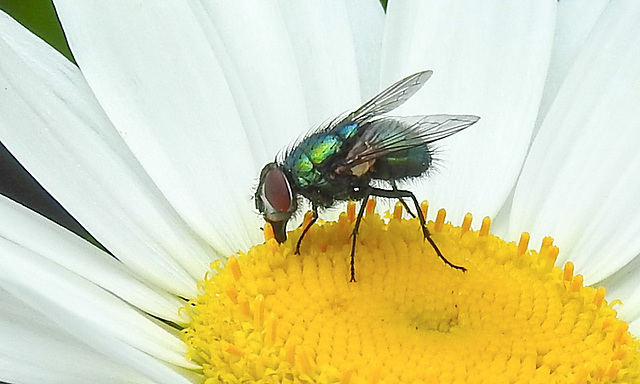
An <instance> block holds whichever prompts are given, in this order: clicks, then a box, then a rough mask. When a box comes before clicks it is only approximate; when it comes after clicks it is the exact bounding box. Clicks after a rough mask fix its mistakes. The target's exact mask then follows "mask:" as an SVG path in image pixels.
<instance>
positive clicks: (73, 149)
mask: <svg viewBox="0 0 640 384" xmlns="http://www.w3.org/2000/svg"><path fill="white" fill-rule="evenodd" d="M0 35H1V36H2V38H1V39H0V51H1V53H0V55H1V56H2V61H1V62H0V87H1V89H3V92H1V93H0V110H1V111H2V113H0V138H1V139H2V141H3V143H4V144H5V145H6V146H7V148H8V149H9V150H10V151H11V152H12V153H13V154H14V155H15V156H16V157H17V158H18V159H19V160H20V161H21V163H22V164H23V165H24V166H25V167H26V168H27V170H29V172H30V173H31V174H32V175H34V176H35V177H36V178H37V179H38V180H39V181H40V182H41V183H42V184H43V185H44V186H45V187H46V188H47V190H48V191H49V192H50V193H51V194H52V195H53V196H54V197H55V198H56V199H57V200H58V201H60V202H61V203H62V204H63V205H64V206H65V208H66V209H67V210H68V211H69V212H71V214H72V215H73V216H74V217H75V218H76V219H77V220H78V221H79V222H80V223H81V224H82V225H83V226H84V227H85V228H86V229H87V230H88V231H89V232H91V233H92V234H93V235H94V236H95V237H96V238H97V239H98V240H99V241H100V242H101V243H102V244H103V245H105V246H106V247H107V248H108V249H109V250H110V251H111V252H112V253H113V254H115V255H116V256H117V257H118V258H119V259H120V260H121V261H122V262H124V263H125V264H127V265H128V266H129V267H130V268H131V269H132V270H134V271H135V272H136V273H137V274H138V275H140V276H142V277H144V278H145V279H147V280H149V281H152V282H154V284H156V285H158V286H161V287H164V288H165V289H167V290H170V291H172V292H175V293H178V294H181V295H186V296H192V295H193V294H194V284H195V281H196V279H200V278H201V277H202V276H203V274H204V272H205V271H206V270H207V268H208V264H209V262H210V260H211V258H212V251H211V249H210V248H208V247H206V246H205V245H203V242H202V241H201V240H199V239H197V238H195V237H194V236H193V233H192V232H190V231H189V229H188V227H187V226H186V225H185V224H184V222H182V221H181V220H180V218H179V217H178V216H177V215H176V213H175V212H174V211H173V209H172V208H171V207H170V206H168V205H167V204H166V201H165V200H164V198H163V197H162V195H161V194H160V193H159V191H158V190H157V189H156V187H155V185H154V184H153V182H152V181H151V180H150V179H149V178H148V177H147V176H146V175H145V173H144V171H143V170H142V169H141V168H140V166H139V164H138V163H137V161H136V160H135V158H134V157H133V156H132V155H131V153H130V152H129V150H128V149H127V147H126V146H125V145H124V143H123V142H122V140H121V139H120V138H119V136H118V135H117V134H116V132H115V130H114V128H113V126H112V125H111V123H110V122H109V120H108V119H107V118H106V116H105V115H104V113H103V111H102V110H101V108H100V106H99V105H98V104H97V102H96V101H95V99H94V98H93V95H92V93H91V91H90V90H89V88H88V87H87V85H86V83H85V82H84V79H83V78H82V76H81V74H80V73H79V71H78V69H77V68H76V67H75V66H73V65H72V64H70V63H69V62H68V61H67V60H66V59H65V58H64V57H62V56H61V55H59V54H58V53H57V52H55V51H54V50H53V49H52V48H51V47H49V46H47V45H46V44H45V43H44V42H42V41H40V40H39V39H37V38H35V37H34V36H33V35H31V34H30V33H28V32H27V31H26V30H24V29H23V28H22V27H20V26H18V25H17V23H15V22H14V21H13V20H11V19H10V18H9V17H8V16H6V15H5V14H0ZM178 251H179V252H178ZM176 255H177V257H178V258H177V260H172V257H174V256H176ZM185 255H188V257H185ZM179 257H182V258H179ZM178 263H180V264H178Z"/></svg>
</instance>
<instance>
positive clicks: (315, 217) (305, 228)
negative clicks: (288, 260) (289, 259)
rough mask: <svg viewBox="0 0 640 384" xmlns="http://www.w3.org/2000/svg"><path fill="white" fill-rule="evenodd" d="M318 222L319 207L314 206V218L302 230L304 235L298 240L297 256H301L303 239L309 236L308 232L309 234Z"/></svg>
mask: <svg viewBox="0 0 640 384" xmlns="http://www.w3.org/2000/svg"><path fill="white" fill-rule="evenodd" d="M316 220H318V207H316V206H315V205H314V206H313V218H312V219H311V221H310V222H309V224H307V226H306V227H304V229H303V230H302V233H301V234H300V237H299V238H298V242H297V243H296V251H295V254H296V255H299V254H300V244H302V239H303V238H304V236H305V235H306V234H307V232H309V228H311V226H312V225H313V224H314V223H315V222H316Z"/></svg>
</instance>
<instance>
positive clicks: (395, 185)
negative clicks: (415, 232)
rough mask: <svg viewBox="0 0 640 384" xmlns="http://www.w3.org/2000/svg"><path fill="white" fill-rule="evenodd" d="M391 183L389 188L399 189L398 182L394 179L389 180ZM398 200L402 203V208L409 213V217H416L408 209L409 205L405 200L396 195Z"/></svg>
mask: <svg viewBox="0 0 640 384" xmlns="http://www.w3.org/2000/svg"><path fill="white" fill-rule="evenodd" d="M389 182H390V183H391V188H392V189H393V190H394V191H396V192H397V191H399V189H398V184H396V181H395V180H391V181H389ZM398 201H399V202H400V203H401V204H402V206H403V207H404V209H405V210H406V211H407V213H409V215H411V217H413V218H414V219H415V218H416V215H414V214H413V212H411V209H409V206H408V205H407V202H406V201H404V199H403V198H402V197H398Z"/></svg>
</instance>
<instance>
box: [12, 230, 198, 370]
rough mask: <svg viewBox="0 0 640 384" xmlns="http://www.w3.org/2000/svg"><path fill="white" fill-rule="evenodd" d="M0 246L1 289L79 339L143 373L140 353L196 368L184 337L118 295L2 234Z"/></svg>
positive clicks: (169, 362) (179, 365) (177, 365)
mask: <svg viewBox="0 0 640 384" xmlns="http://www.w3.org/2000/svg"><path fill="white" fill-rule="evenodd" d="M0 249H1V250H2V255H3V261H4V263H3V268H2V269H1V270H0V286H1V287H2V289H4V290H5V291H7V292H8V293H9V294H11V295H13V296H14V297H16V298H18V299H20V300H21V301H23V302H24V303H26V304H27V305H29V306H30V307H32V308H34V309H35V310H37V311H39V312H40V313H41V314H43V315H45V316H46V317H48V318H49V319H51V321H53V322H54V323H55V324H56V325H57V326H59V327H60V328H62V329H63V330H65V331H66V332H68V333H70V334H72V335H74V336H75V337H77V338H78V339H79V340H81V341H82V342H84V343H86V344H88V345H89V346H91V347H93V348H94V349H96V350H98V351H100V352H101V353H104V354H106V355H107V356H109V357H110V358H112V359H114V360H116V361H118V362H120V363H123V364H127V365H128V366H130V367H132V368H134V369H136V370H138V371H140V372H143V373H145V374H148V373H147V372H144V371H145V370H146V369H147V368H145V367H140V366H139V364H140V362H139V360H138V359H139V357H140V355H145V356H147V358H145V359H149V360H151V359H153V360H155V359H158V360H160V361H164V362H166V363H168V364H171V365H174V366H176V367H185V368H192V367H195V366H192V364H190V363H188V362H187V361H186V360H185V358H184V356H185V349H186V346H185V345H184V343H183V342H182V341H180V340H179V339H177V338H176V337H174V336H173V335H171V334H170V333H168V332H166V331H165V330H163V329H161V328H160V327H158V326H156V325H155V324H154V323H153V322H152V321H151V320H149V319H148V318H147V317H146V316H145V315H144V314H142V313H141V312H139V311H137V310H135V309H134V308H132V307H130V306H129V305H128V304H126V303H124V302H123V301H122V300H120V299H119V298H118V297H115V296H114V295H112V294H111V293H109V292H106V291H104V290H103V289H101V288H99V287H97V286H96V285H94V284H93V283H91V282H89V281H87V280H85V279H83V278H82V277H80V276H78V275H76V274H74V273H72V272H70V271H69V270H66V269H64V268H62V267H60V266H58V265H57V264H54V263H52V262H50V261H49V260H47V259H45V258H43V257H41V256H40V255H37V254H36V253H34V252H32V251H29V250H28V249H25V248H24V247H21V246H19V245H17V244H15V243H12V242H10V241H8V240H6V239H0ZM160 361H158V362H156V363H155V365H156V366H157V365H158V364H160ZM167 369H169V368H167Z"/></svg>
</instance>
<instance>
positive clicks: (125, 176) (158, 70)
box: [0, 0, 640, 384]
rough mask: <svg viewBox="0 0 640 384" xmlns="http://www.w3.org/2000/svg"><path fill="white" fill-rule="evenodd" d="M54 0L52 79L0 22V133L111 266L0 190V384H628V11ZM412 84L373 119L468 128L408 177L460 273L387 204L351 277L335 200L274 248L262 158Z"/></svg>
mask: <svg viewBox="0 0 640 384" xmlns="http://www.w3.org/2000/svg"><path fill="white" fill-rule="evenodd" d="M55 6H56V9H57V12H58V14H59V17H60V19H61V22H62V25H63V27H64V30H65V33H66V36H67V38H68V40H69V45H70V47H71V49H72V51H73V53H74V57H75V58H76V60H77V62H78V66H77V67H76V66H75V65H73V64H71V63H70V62H68V61H67V60H66V59H64V58H63V57H62V56H61V55H59V54H58V53H57V52H55V51H54V50H52V49H51V48H50V47H48V46H47V45H46V44H45V43H43V42H42V41H40V40H39V39H38V38H36V37H35V36H33V35H31V34H30V33H29V32H27V31H26V30H24V29H23V28H22V27H21V26H19V25H18V24H17V23H16V22H15V21H13V20H12V19H11V18H10V17H8V16H6V15H5V14H1V15H0V37H1V38H0V57H2V60H0V95H1V96H0V97H1V100H0V110H1V113H0V140H2V142H3V144H5V146H6V147H7V148H8V149H9V150H10V151H11V152H12V153H13V154H14V155H15V156H16V158H18V159H19V161H20V162H21V163H22V164H23V165H24V166H25V168H26V169H27V170H28V171H29V172H30V173H31V174H32V175H33V176H34V177H35V178H36V179H37V180H38V181H39V182H40V183H41V184H42V185H43V186H44V187H45V188H46V189H47V190H48V191H49V192H50V193H51V195H53V196H54V197H55V198H56V199H57V200H58V201H59V202H61V204H62V205H63V206H64V207H65V208H66V209H67V210H68V211H69V212H70V213H71V214H72V215H73V216H74V217H75V218H76V219H77V220H78V221H79V222H80V223H81V224H82V225H83V226H84V227H85V228H86V229H87V230H88V231H89V232H90V233H91V234H92V235H93V236H94V237H95V238H96V239H97V240H99V241H100V243H101V244H103V245H104V247H105V249H107V250H108V252H109V253H107V252H104V251H102V250H100V249H98V248H96V247H94V246H93V245H91V244H88V243H87V242H86V241H84V240H82V239H79V238H78V237H76V236H74V235H72V234H71V233H69V232H68V231H67V230H65V229H63V228H61V227H59V226H57V225H56V224H54V223H51V222H49V221H47V220H46V219H44V218H42V217H40V216H38V215H37V214H35V213H33V212H31V211H29V210H28V209H26V208H25V207H22V206H20V205H18V204H16V203H14V202H12V201H10V200H8V199H6V198H0V217H2V220H0V255H1V257H2V259H1V260H2V268H0V302H1V303H2V305H1V306H0V325H1V327H0V329H1V331H0V381H4V382H10V383H16V384H18V383H32V382H34V383H35V382H38V383H39V382H47V383H74V382H78V383H80V382H82V383H85V382H92V383H114V382H117V383H120V382H122V383H134V382H135V383H172V384H173V383H203V382H206V383H217V382H264V383H267V382H294V383H302V382H321V383H324V382H327V383H329V382H331V383H335V382H340V383H360V382H378V381H384V382H402V383H406V382H429V381H431V382H436V381H437V382H441V383H449V382H451V383H454V382H468V383H473V382H478V383H480V382H492V383H496V382H498V383H499V382H505V383H515V382H527V383H530V382H540V383H547V382H552V381H554V380H556V381H559V382H575V383H587V382H620V383H622V382H635V381H637V380H639V379H640V354H639V353H638V341H637V339H636V338H635V336H637V335H638V334H639V333H640V320H639V319H640V302H639V301H640V294H639V293H638V292H637V289H638V288H637V284H636V283H635V282H636V281H638V280H637V279H638V274H640V268H639V267H638V265H640V264H639V261H638V260H640V258H638V257H636V256H637V255H638V253H639V251H640V240H639V237H638V236H636V235H635V234H637V233H638V232H639V231H640V228H639V227H640V220H638V219H637V217H638V215H637V213H638V209H637V205H636V204H635V203H636V200H637V196H638V191H639V190H640V182H639V181H638V178H637V176H636V175H637V174H638V173H639V171H640V156H639V155H638V152H637V150H636V147H637V145H636V143H637V142H638V139H640V133H639V132H640V131H639V130H638V129H637V123H635V119H634V117H635V108H636V107H637V105H638V103H639V102H640V86H638V85H639V80H640V69H639V68H640V51H639V49H638V47H640V25H638V23H637V22H636V21H637V20H638V18H639V17H640V5H638V4H636V3H635V2H633V1H630V0H628V1H617V2H612V3H608V2H603V1H597V2H596V1H592V2H588V3H585V2H578V1H562V2H559V3H557V2H555V1H527V2H507V1H498V0H496V1H489V2H487V1H468V2H450V1H445V0H442V1H437V0H435V1H404V2H394V3H391V4H389V8H388V10H387V13H386V14H385V13H384V12H383V10H382V8H381V7H380V5H379V4H378V3H377V2H375V1H364V0H361V1H354V2H327V1H323V2H305V3H299V2H293V3H291V4H285V3H282V4H275V3H272V2H268V3H259V4H251V5H248V4H242V3H241V4H237V3H236V2H234V3H233V4H230V3H229V4H226V3H222V2H209V1H202V2H175V3H171V4H170V3H168V2H158V1H138V2H129V1H110V2H72V1H68V0H59V1H55ZM576 20H578V21H576ZM426 69H431V70H433V71H434V76H433V78H432V79H431V80H429V83H428V84H427V85H426V86H425V88H424V89H423V90H421V91H420V92H419V93H418V94H416V95H415V96H414V97H412V98H411V100H409V101H408V102H407V103H406V105H403V106H402V109H401V110H399V111H398V113H399V114H402V115H416V114H419V115H424V114H441V113H451V114H473V115H478V116H481V117H482V119H481V121H480V122H479V123H477V124H476V125H474V126H473V127H472V128H469V129H467V130H465V131H464V132H461V133H460V134H457V135H455V136H454V137H451V138H449V139H447V140H446V141H444V142H443V143H442V144H440V145H439V148H438V154H439V159H440V162H439V164H438V166H437V168H436V170H435V172H433V174H432V175H430V177H429V178H428V179H427V180H425V181H424V182H422V181H421V182H416V183H415V184H412V185H409V186H408V188H410V189H411V190H412V191H414V192H415V194H416V195H417V196H418V197H419V198H420V199H429V202H430V207H431V208H429V206H427V204H423V206H422V209H423V210H424V211H425V212H427V215H428V217H429V218H431V219H432V220H433V221H432V222H430V223H429V229H430V231H431V232H432V233H433V239H434V241H435V242H436V243H438V245H439V246H440V247H441V248H442V251H443V253H445V254H446V255H447V257H449V258H450V259H451V260H452V261H454V262H455V263H457V264H461V265H464V266H465V267H466V268H467V272H466V273H463V272H460V271H457V270H453V269H451V268H449V267H447V266H446V265H444V264H443V263H442V262H441V261H440V260H439V259H438V258H437V257H436V256H435V254H434V253H433V249H431V248H430V247H429V246H428V244H425V243H424V242H423V239H422V235H421V233H420V231H419V230H418V227H417V222H416V220H415V219H405V218H403V212H402V208H401V206H397V207H395V208H393V210H392V213H388V212H387V213H383V211H384V209H378V213H376V210H375V203H374V202H369V203H367V204H368V206H367V214H366V217H365V218H364V220H363V224H362V227H361V232H360V234H359V236H358V251H357V268H358V269H357V270H358V275H359V277H360V278H359V280H358V282H357V283H349V273H348V263H349V260H348V250H349V246H350V240H349V234H350V231H351V228H352V225H353V221H354V219H355V205H353V204H349V205H348V206H347V207H346V209H345V212H342V213H336V212H333V213H331V212H329V213H328V214H326V215H324V214H323V215H322V218H323V219H326V221H325V222H320V223H318V224H317V225H314V226H313V227H312V228H311V230H310V231H309V234H308V238H305V242H304V243H303V247H302V249H301V250H302V252H301V254H300V255H295V254H294V252H293V250H294V247H295V242H292V240H289V241H288V242H285V243H283V244H278V243H277V242H276V241H275V239H274V238H273V233H272V231H271V229H270V227H269V226H268V225H264V223H263V222H262V220H261V219H260V217H259V216H258V214H257V213H256V212H255V210H254V209H253V202H252V201H251V196H252V192H253V188H254V187H255V183H256V179H257V176H258V172H259V170H260V169H261V168H262V166H263V165H264V164H265V163H267V162H269V161H272V159H273V156H274V155H275V154H276V153H277V152H278V150H280V149H281V148H283V147H285V146H286V145H287V144H288V143H289V142H291V141H292V140H294V139H295V138H296V137H297V136H299V135H300V134H301V133H303V132H305V131H306V130H307V129H309V128H310V127H313V126H317V125H318V124H320V123H322V122H323V121H326V120H327V119H328V118H331V117H334V116H336V115H338V114H339V113H342V112H344V111H347V110H353V109H354V108H356V107H357V106H359V105H360V104H362V102H363V101H364V100H367V99H368V98H370V97H372V96H373V95H375V94H376V93H377V92H378V91H379V90H380V89H383V88H384V87H385V86H387V85H389V84H391V83H393V82H394V81H396V80H398V79H400V78H403V77H405V76H406V75H408V74H411V73H415V72H418V71H420V70H426ZM394 113H395V112H394ZM379 205H381V204H379ZM439 208H446V209H447V211H448V213H446V212H445V211H444V210H439ZM467 212H471V213H473V215H474V216H473V217H472V216H471V215H470V214H467V215H465V214H466V213H467ZM405 216H406V215H405ZM447 216H448V217H447ZM489 217H493V218H494V220H493V225H491V224H492V223H491V222H492V220H491V219H489ZM482 218H484V219H482ZM300 219H302V220H304V218H300ZM621 224H625V225H624V226H623V225H621ZM261 227H263V228H264V231H263V232H262V231H261V230H260V228H261ZM294 227H295V226H294V225H291V226H290V229H292V228H294ZM523 232H524V233H523ZM521 233H523V234H522V235H521ZM299 234H300V229H293V231H292V233H291V236H290V239H297V238H298V236H299ZM496 235H500V236H501V237H502V239H501V238H499V237H497V236H496ZM546 236H553V239H552V238H551V237H546ZM530 244H531V248H532V249H529V248H530V247H529V245H530ZM601 286H603V287H606V291H605V288H602V287H601ZM605 293H606V296H605ZM619 301H621V302H622V303H623V304H622V305H619Z"/></svg>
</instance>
